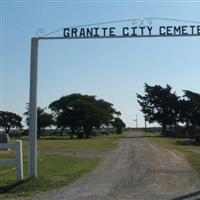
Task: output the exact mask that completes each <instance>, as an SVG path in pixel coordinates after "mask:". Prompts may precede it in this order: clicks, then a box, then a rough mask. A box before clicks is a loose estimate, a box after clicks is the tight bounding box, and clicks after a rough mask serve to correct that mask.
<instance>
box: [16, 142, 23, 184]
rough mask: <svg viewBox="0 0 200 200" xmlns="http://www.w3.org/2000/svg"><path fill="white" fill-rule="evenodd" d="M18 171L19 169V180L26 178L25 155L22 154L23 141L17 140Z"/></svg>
mask: <svg viewBox="0 0 200 200" xmlns="http://www.w3.org/2000/svg"><path fill="white" fill-rule="evenodd" d="M16 171H17V181H20V180H22V179H23V178H24V172H23V155H22V141H21V140H17V141H16Z"/></svg>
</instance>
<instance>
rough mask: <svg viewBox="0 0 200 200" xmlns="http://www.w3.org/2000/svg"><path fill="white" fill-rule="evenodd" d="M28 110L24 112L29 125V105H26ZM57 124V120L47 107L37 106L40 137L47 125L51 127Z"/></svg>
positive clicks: (38, 133)
mask: <svg viewBox="0 0 200 200" xmlns="http://www.w3.org/2000/svg"><path fill="white" fill-rule="evenodd" d="M26 109H27V111H26V112H25V113H24V115H25V116H26V123H27V125H28V126H29V115H28V113H29V106H28V105H27V107H26ZM54 124H55V120H54V119H53V116H52V115H51V114H49V113H47V112H45V108H40V107H38V108H37V136H38V139H39V138H40V135H41V132H42V130H43V129H45V128H46V127H50V126H51V125H54Z"/></svg>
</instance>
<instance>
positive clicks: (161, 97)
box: [137, 84, 179, 134]
mask: <svg viewBox="0 0 200 200" xmlns="http://www.w3.org/2000/svg"><path fill="white" fill-rule="evenodd" d="M144 88H145V94H144V96H142V95H140V94H137V98H138V103H139V104H140V106H141V111H142V112H143V113H144V115H145V120H146V121H148V122H149V123H154V122H157V123H159V124H160V125H161V126H162V134H166V128H167V126H173V125H176V123H177V122H178V109H179V108H178V100H179V97H178V96H177V95H176V94H175V93H172V91H171V90H172V88H171V87H170V86H169V85H167V86H166V87H161V86H160V85H155V86H149V85H148V84H145V87H144Z"/></svg>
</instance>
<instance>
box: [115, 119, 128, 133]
mask: <svg viewBox="0 0 200 200" xmlns="http://www.w3.org/2000/svg"><path fill="white" fill-rule="evenodd" d="M112 126H113V127H114V128H115V131H116V133H117V134H121V133H122V130H123V128H125V127H126V124H125V123H124V122H123V121H122V120H121V119H120V118H119V117H116V118H115V119H114V121H113V122H112Z"/></svg>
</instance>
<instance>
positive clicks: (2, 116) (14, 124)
mask: <svg viewBox="0 0 200 200" xmlns="http://www.w3.org/2000/svg"><path fill="white" fill-rule="evenodd" d="M21 121H22V118H21V117H20V116H19V115H17V114H15V113H12V112H6V111H0V127H1V128H3V129H4V130H5V131H6V133H9V132H10V129H11V128H22V124H21Z"/></svg>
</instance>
